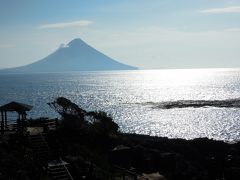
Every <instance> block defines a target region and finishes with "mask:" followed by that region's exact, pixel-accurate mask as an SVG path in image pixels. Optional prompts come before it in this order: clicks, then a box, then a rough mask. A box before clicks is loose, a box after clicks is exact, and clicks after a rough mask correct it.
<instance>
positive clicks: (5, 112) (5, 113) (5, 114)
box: [4, 111, 7, 129]
mask: <svg viewBox="0 0 240 180" xmlns="http://www.w3.org/2000/svg"><path fill="white" fill-rule="evenodd" d="M4 116H5V128H6V129H7V111H4Z"/></svg>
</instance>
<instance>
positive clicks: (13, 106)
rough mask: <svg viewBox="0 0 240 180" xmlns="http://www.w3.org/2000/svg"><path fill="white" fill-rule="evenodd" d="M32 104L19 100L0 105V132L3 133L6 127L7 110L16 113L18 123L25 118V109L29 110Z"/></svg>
mask: <svg viewBox="0 0 240 180" xmlns="http://www.w3.org/2000/svg"><path fill="white" fill-rule="evenodd" d="M31 109H32V106H30V105H27V104H22V103H19V102H14V101H13V102H10V103H8V104H5V105H3V106H1V107H0V111H1V134H4V132H5V130H7V129H8V117H7V112H17V113H18V119H17V122H18V123H20V124H21V123H22V122H24V121H25V120H26V115H27V113H26V112H27V111H30V110H31Z"/></svg>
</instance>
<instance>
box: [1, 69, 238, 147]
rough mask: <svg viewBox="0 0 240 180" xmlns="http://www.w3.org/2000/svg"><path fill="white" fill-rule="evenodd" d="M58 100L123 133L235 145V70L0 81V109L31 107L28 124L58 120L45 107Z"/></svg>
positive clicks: (3, 78) (29, 76)
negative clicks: (103, 115)
mask: <svg viewBox="0 0 240 180" xmlns="http://www.w3.org/2000/svg"><path fill="white" fill-rule="evenodd" d="M60 96H63V97H66V98H68V99H70V100H71V101H73V102H74V103H76V104H78V105H79V106H80V107H82V108H84V109H86V110H88V111H99V110H101V111H105V112H107V113H108V114H109V115H110V116H112V118H113V120H114V121H115V122H116V123H117V124H118V125H119V127H120V131H122V132H127V133H136V134H147V135H151V136H161V137H168V138H184V139H193V138H203V137H207V138H211V139H215V140H224V141H228V142H234V141H238V140H240V100H239V98H240V69H170V70H134V71H101V72H69V73H41V74H1V75H0V105H4V104H6V103H9V102H11V101H18V102H22V103H26V104H29V105H32V106H33V109H32V110H31V111H29V112H28V118H39V117H58V116H59V115H58V114H57V113H56V112H55V111H54V110H53V109H51V108H50V107H49V106H48V105H47V103H48V102H52V101H54V99H55V98H57V97H60ZM216 102H217V103H216ZM219 102H220V105H219ZM229 102H230V103H229ZM172 104H174V106H171V105H172ZM216 104H218V105H216ZM229 104H230V105H229ZM186 105H187V106H186ZM11 116H14V115H12V113H10V118H11Z"/></svg>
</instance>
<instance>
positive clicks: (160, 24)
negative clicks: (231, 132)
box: [0, 0, 240, 68]
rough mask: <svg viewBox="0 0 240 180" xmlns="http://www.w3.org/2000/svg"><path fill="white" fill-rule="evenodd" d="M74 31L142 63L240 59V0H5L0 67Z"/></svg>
mask: <svg viewBox="0 0 240 180" xmlns="http://www.w3.org/2000/svg"><path fill="white" fill-rule="evenodd" d="M74 38H81V39H83V40H84V41H85V42H87V43H88V44H90V45H91V46H93V47H95V48H96V49H98V50H100V51H101V52H103V53H105V54H106V55H108V56H110V57H112V58H114V59H116V60H118V61H121V62H123V63H127V64H130V65H134V66H138V67H142V68H191V67H240V0H197V1H193V0H71V1H67V0H38V1H37V0H1V1H0V68H5V67H14V66H20V65H25V64H28V63H31V62H34V61H37V60H40V59H41V58H43V57H45V56H47V55H48V54H49V53H51V52H53V51H54V50H56V49H57V48H58V47H59V46H60V44H61V43H68V42H69V41H71V40H72V39H74Z"/></svg>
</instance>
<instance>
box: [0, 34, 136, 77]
mask: <svg viewBox="0 0 240 180" xmlns="http://www.w3.org/2000/svg"><path fill="white" fill-rule="evenodd" d="M134 69H137V68H136V67H133V66H129V65H126V64H123V63H120V62H117V61H115V60H113V59H111V58H110V57H108V56H106V55H104V54H103V53H101V52H99V51H97V50H96V49H94V48H93V47H91V46H89V45H88V44H86V43H85V42H84V41H82V40H81V39H74V40H72V41H71V42H69V43H68V44H67V45H66V46H62V45H61V47H60V48H58V49H57V50H56V51H55V52H54V53H52V54H50V55H49V56H47V57H45V58H44V59H42V60H40V61H37V62H34V63H32V64H29V65H26V66H22V67H17V68H10V69H5V70H1V71H0V72H2V73H4V72H5V73H25V72H27V73H38V72H67V71H100V70H134Z"/></svg>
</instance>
